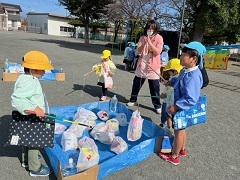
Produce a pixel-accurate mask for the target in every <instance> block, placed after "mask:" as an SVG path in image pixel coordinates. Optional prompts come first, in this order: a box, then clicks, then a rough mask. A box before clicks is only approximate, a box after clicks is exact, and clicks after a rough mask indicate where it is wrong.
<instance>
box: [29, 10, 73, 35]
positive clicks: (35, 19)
mask: <svg viewBox="0 0 240 180" xmlns="http://www.w3.org/2000/svg"><path fill="white" fill-rule="evenodd" d="M70 20H71V18H69V17H66V16H62V15H56V14H50V13H33V12H29V13H28V14H27V21H28V32H35V33H41V34H48V35H56V36H71V35H72V34H73V32H74V27H73V26H72V25H70V24H68V23H69V21H70Z"/></svg>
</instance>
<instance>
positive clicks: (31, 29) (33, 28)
mask: <svg viewBox="0 0 240 180" xmlns="http://www.w3.org/2000/svg"><path fill="white" fill-rule="evenodd" d="M27 32H29V33H38V34H41V33H42V28H41V27H37V26H28V27H27Z"/></svg>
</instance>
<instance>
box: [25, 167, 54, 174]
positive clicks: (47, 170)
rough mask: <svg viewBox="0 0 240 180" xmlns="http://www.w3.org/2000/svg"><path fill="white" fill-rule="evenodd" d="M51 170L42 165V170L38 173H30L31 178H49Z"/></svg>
mask: <svg viewBox="0 0 240 180" xmlns="http://www.w3.org/2000/svg"><path fill="white" fill-rule="evenodd" d="M50 173H51V172H50V168H49V167H46V166H44V165H41V167H40V169H39V170H38V171H33V170H31V171H30V173H29V174H30V176H48V175H49V174H50Z"/></svg>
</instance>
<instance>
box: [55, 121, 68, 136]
mask: <svg viewBox="0 0 240 180" xmlns="http://www.w3.org/2000/svg"><path fill="white" fill-rule="evenodd" d="M65 129H67V126H65V125H63V124H61V123H55V129H54V134H62V132H63V131H65Z"/></svg>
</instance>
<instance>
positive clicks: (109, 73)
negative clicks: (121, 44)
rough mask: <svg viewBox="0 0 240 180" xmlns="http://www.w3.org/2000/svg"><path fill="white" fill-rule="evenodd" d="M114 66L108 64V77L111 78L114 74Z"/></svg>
mask: <svg viewBox="0 0 240 180" xmlns="http://www.w3.org/2000/svg"><path fill="white" fill-rule="evenodd" d="M116 69H117V68H116V66H115V64H114V63H113V62H112V61H111V63H110V64H109V71H108V75H110V76H112V75H113V74H114V73H115V72H116Z"/></svg>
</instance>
